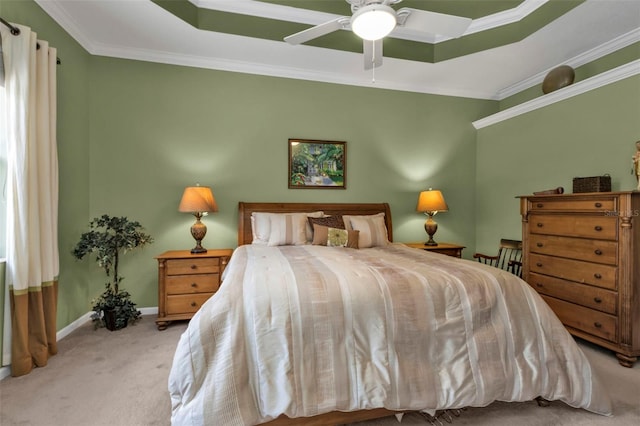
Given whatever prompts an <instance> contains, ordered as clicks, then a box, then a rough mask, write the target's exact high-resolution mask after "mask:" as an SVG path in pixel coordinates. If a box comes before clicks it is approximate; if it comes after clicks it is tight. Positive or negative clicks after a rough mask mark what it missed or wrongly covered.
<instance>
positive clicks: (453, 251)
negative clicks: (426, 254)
mask: <svg viewBox="0 0 640 426" xmlns="http://www.w3.org/2000/svg"><path fill="white" fill-rule="evenodd" d="M403 244H404V245H406V246H409V247H411V248H417V249H422V250H426V251H432V252H434V253H440V254H446V255H447V256H451V257H460V258H461V257H462V249H464V248H465V246H460V245H458V244H450V243H438V245H436V246H426V245H424V243H403Z"/></svg>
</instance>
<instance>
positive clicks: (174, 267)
mask: <svg viewBox="0 0 640 426" xmlns="http://www.w3.org/2000/svg"><path fill="white" fill-rule="evenodd" d="M166 268H167V275H188V274H210V273H214V272H219V271H220V259H219V258H217V257H209V258H201V259H169V260H167V264H166Z"/></svg>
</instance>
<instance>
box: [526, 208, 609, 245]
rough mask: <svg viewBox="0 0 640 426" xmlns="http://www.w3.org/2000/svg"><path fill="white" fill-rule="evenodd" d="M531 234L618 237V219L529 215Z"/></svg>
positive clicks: (602, 238)
mask: <svg viewBox="0 0 640 426" xmlns="http://www.w3.org/2000/svg"><path fill="white" fill-rule="evenodd" d="M529 228H530V230H531V233H532V234H546V235H562V236H568V237H582V238H597V239H600V240H617V239H618V219H617V218H616V217H612V216H578V215H576V216H570V217H568V216H553V215H539V214H536V215H531V218H530V219H529Z"/></svg>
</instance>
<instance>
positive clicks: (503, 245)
mask: <svg viewBox="0 0 640 426" xmlns="http://www.w3.org/2000/svg"><path fill="white" fill-rule="evenodd" d="M473 258H474V259H478V262H481V263H484V264H486V265H491V266H495V267H496V268H500V269H504V270H505V271H509V272H511V273H513V274H515V275H517V276H521V273H522V241H520V240H509V239H506V238H502V239H501V240H500V246H499V248H498V254H497V255H495V256H490V255H486V254H482V253H475V254H474V255H473Z"/></svg>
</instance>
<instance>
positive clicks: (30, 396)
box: [0, 316, 640, 426]
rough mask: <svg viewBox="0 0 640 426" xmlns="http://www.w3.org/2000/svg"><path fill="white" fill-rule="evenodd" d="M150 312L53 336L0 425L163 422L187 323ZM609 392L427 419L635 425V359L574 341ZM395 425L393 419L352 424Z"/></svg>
mask: <svg viewBox="0 0 640 426" xmlns="http://www.w3.org/2000/svg"><path fill="white" fill-rule="evenodd" d="M154 319H155V317H154V316H148V317H143V319H142V321H139V322H138V324H136V325H134V326H129V327H127V328H126V329H123V330H120V331H116V332H110V331H107V330H105V329H100V330H97V331H94V330H93V326H92V325H91V323H87V324H85V325H84V326H83V327H81V328H80V329H78V330H76V331H74V332H73V333H72V334H70V335H69V336H68V337H66V338H65V339H63V340H61V341H60V342H59V353H58V355H56V356H54V357H53V358H51V359H50V361H49V365H48V366H47V367H44V368H38V369H36V370H34V371H33V372H32V373H31V374H29V375H27V376H23V377H17V378H13V377H9V378H6V379H4V380H2V381H1V382H0V424H1V425H2V426H13V425H25V426H26V425H34V426H85V425H96V426H101V425H112V426H137V425H169V423H170V404H169V395H168V391H167V377H168V373H169V369H170V367H171V361H172V358H173V352H174V350H175V347H176V344H177V342H178V338H179V336H180V334H181V333H182V332H183V331H184V330H185V328H186V322H179V323H175V324H172V325H170V326H169V327H168V328H167V329H166V330H164V331H158V330H157V329H156V327H155V323H154ZM579 344H580V346H581V347H582V348H583V350H584V351H585V353H586V355H587V356H588V357H589V359H590V361H591V362H592V364H593V365H594V367H595V368H596V370H597V371H598V373H599V375H600V377H601V378H602V380H603V382H604V383H605V385H606V386H607V387H608V388H609V390H610V392H611V397H612V399H613V400H614V404H615V408H614V409H615V415H614V417H603V416H599V415H596V414H591V413H589V412H586V411H584V410H577V409H573V408H571V407H568V406H567V405H565V404H563V403H560V402H551V404H550V406H548V407H539V406H538V405H537V404H536V403H535V402H525V403H502V402H499V403H494V404H491V405H490V406H488V407H484V408H467V409H465V410H463V411H461V412H460V413H459V416H455V414H456V413H451V415H450V418H446V417H441V418H440V419H439V422H440V423H438V421H436V422H435V423H434V424H437V425H440V424H443V425H448V424H449V422H448V420H451V424H452V425H453V426H456V425H476V426H477V425H491V426H499V425H509V426H511V425H518V426H560V425H566V426H568V425H572V426H573V425H580V426H600V425H616V426H631V425H633V426H636V425H639V424H640V362H638V363H636V365H635V366H634V368H632V369H629V368H624V367H621V366H620V365H619V364H618V362H617V360H616V358H615V356H614V355H613V354H612V353H611V352H610V351H607V350H604V349H601V348H599V347H597V346H594V345H591V344H589V343H586V342H582V341H580V342H579ZM428 424H429V422H428V421H427V420H426V419H425V418H423V417H421V416H420V415H418V414H415V413H413V414H408V415H405V417H404V419H403V421H402V423H400V425H402V426H417V425H428ZM393 425H398V423H397V421H396V419H395V418H394V417H389V418H386V419H380V420H374V421H369V422H364V423H361V424H359V425H358V426H393Z"/></svg>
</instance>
